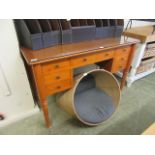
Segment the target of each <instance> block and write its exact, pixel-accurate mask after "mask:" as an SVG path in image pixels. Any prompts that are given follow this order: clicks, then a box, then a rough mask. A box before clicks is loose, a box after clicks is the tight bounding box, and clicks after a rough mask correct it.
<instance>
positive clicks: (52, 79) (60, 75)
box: [44, 70, 71, 85]
mask: <svg viewBox="0 0 155 155" xmlns="http://www.w3.org/2000/svg"><path fill="white" fill-rule="evenodd" d="M67 79H71V70H63V71H61V72H55V73H51V74H49V75H44V81H45V85H48V84H50V83H56V82H59V81H63V80H67Z"/></svg>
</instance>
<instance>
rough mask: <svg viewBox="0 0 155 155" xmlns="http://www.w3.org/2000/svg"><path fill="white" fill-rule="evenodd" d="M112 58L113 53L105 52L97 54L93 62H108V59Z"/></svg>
mask: <svg viewBox="0 0 155 155" xmlns="http://www.w3.org/2000/svg"><path fill="white" fill-rule="evenodd" d="M113 56H114V52H113V51H107V52H102V53H98V54H96V55H95V60H96V62H97V61H103V60H108V59H112V58H113Z"/></svg>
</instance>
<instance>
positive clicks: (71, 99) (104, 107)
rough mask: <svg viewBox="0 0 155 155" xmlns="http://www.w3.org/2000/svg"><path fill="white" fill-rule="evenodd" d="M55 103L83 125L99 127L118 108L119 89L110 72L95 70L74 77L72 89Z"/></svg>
mask: <svg viewBox="0 0 155 155" xmlns="http://www.w3.org/2000/svg"><path fill="white" fill-rule="evenodd" d="M57 101H58V103H59V104H60V106H61V107H62V108H63V109H65V110H66V111H67V112H68V113H70V114H71V115H72V116H75V117H76V118H77V119H79V120H80V121H81V122H83V123H84V124H87V125H99V124H101V123H103V122H104V121H106V120H107V119H108V118H110V117H111V116H112V115H113V114H114V112H115V111H116V109H117V108H118V105H119V102H120V88H119V85H118V82H117V80H116V79H115V77H114V76H113V75H112V74H111V73H110V72H108V71H105V70H102V69H95V70H92V71H89V72H87V73H84V74H81V75H79V76H77V77H75V82H74V86H73V88H71V89H70V90H68V91H66V92H65V93H64V94H62V95H61V96H60V97H59V99H58V100H57Z"/></svg>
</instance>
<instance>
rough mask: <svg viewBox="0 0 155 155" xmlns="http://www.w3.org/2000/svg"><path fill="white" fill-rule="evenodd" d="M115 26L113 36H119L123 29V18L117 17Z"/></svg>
mask: <svg viewBox="0 0 155 155" xmlns="http://www.w3.org/2000/svg"><path fill="white" fill-rule="evenodd" d="M116 22H117V26H116V29H115V37H121V35H122V32H123V29H124V19H117V20H116Z"/></svg>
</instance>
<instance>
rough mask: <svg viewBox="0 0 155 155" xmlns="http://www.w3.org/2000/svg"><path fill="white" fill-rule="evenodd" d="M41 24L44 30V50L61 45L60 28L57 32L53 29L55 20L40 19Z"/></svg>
mask: <svg viewBox="0 0 155 155" xmlns="http://www.w3.org/2000/svg"><path fill="white" fill-rule="evenodd" d="M38 21H39V24H40V26H41V28H42V31H43V33H42V39H43V46H44V48H46V47H50V46H53V45H57V44H60V43H61V34H60V27H57V29H56V30H54V29H53V27H52V24H53V22H54V21H53V20H52V19H51V20H48V19H39V20H38Z"/></svg>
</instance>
